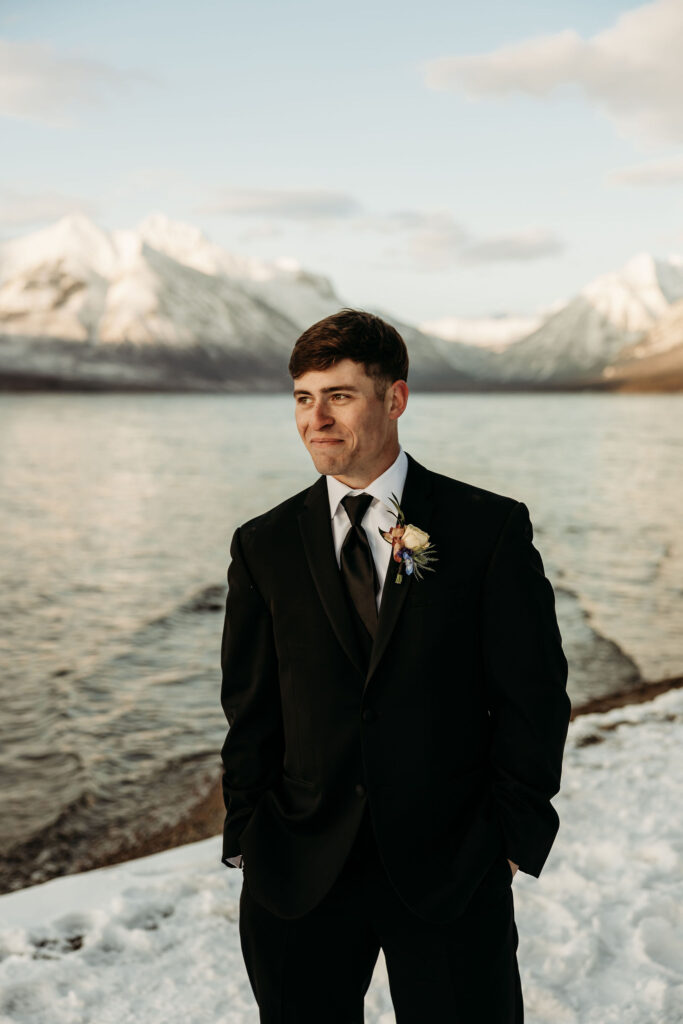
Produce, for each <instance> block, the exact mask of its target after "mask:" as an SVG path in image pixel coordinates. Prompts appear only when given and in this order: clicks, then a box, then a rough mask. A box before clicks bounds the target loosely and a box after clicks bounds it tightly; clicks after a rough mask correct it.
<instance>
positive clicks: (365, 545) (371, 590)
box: [340, 492, 379, 639]
mask: <svg viewBox="0 0 683 1024" xmlns="http://www.w3.org/2000/svg"><path fill="white" fill-rule="evenodd" d="M371 501H372V495H371V494H365V492H364V493H363V494H347V495H345V497H343V498H342V500H341V502H342V505H343V506H344V508H345V510H346V513H347V515H348V517H349V519H350V520H351V527H350V529H349V532H348V533H347V535H346V537H345V538H344V543H343V544H342V549H341V566H340V568H341V573H342V577H343V579H344V583H345V584H346V589H347V590H348V592H349V596H350V597H351V600H352V601H353V604H354V607H355V609H356V611H357V612H358V615H359V617H360V619H361V622H362V623H363V625H364V626H365V628H366V630H367V631H368V633H369V635H370V637H371V638H372V639H374V636H375V633H376V631H377V593H378V591H379V580H378V578H377V570H376V569H375V562H374V560H373V557H372V552H371V551H370V543H369V541H368V538H367V534H366V532H365V530H364V529H363V527H362V526H361V525H360V524H361V520H362V519H363V516H364V515H365V513H366V512H367V509H368V505H369V504H370V502H371Z"/></svg>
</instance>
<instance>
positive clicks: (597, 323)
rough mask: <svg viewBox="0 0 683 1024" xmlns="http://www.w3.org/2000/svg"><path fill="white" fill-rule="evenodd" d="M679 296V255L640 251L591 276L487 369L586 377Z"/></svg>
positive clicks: (501, 374) (512, 375) (527, 377)
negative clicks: (660, 257) (659, 256)
mask: <svg viewBox="0 0 683 1024" xmlns="http://www.w3.org/2000/svg"><path fill="white" fill-rule="evenodd" d="M682 298H683V260H681V258H680V257H675V256H672V257H670V259H669V260H668V261H665V260H656V259H655V258H654V257H652V256H650V255H649V254H648V253H641V254H640V255H638V256H635V257H634V258H633V259H632V260H630V261H629V262H628V263H627V264H626V265H625V266H624V267H623V268H622V269H621V270H620V271H617V272H614V273H609V274H603V275H601V276H600V277H598V278H596V279H595V280H594V281H592V282H591V283H590V284H588V285H586V287H585V288H583V289H582V291H581V292H580V293H579V294H578V295H577V296H575V297H574V298H573V299H571V301H570V302H568V303H567V304H566V305H565V306H564V307H562V308H561V309H559V310H558V311H557V312H556V313H555V314H554V315H552V316H550V317H548V319H547V320H546V321H545V322H544V323H543V324H542V325H541V326H540V327H539V328H538V329H537V330H536V331H534V332H533V333H532V334H530V335H528V336H527V337H526V338H523V339H521V340H520V341H517V342H514V343H513V344H511V345H509V346H508V347H507V348H506V349H505V351H503V352H501V353H500V354H499V355H498V357H497V360H496V363H495V366H494V367H493V370H492V372H493V374H494V376H495V377H496V378H498V379H501V380H507V381H528V382H531V383H540V382H558V383H559V382H562V381H566V382H568V383H569V382H575V383H581V382H584V381H585V382H588V381H590V380H591V379H593V378H595V377H596V376H597V377H599V376H600V375H601V374H602V371H603V369H604V368H605V367H606V366H609V365H611V364H612V363H613V362H614V361H615V360H617V359H618V358H619V356H620V353H622V352H623V351H624V350H625V349H627V348H628V347H629V346H633V345H635V344H636V343H638V342H641V341H642V340H643V339H644V337H645V336H646V333H647V332H648V331H649V330H651V329H652V328H653V327H654V325H655V324H656V323H657V322H658V320H659V318H661V317H662V316H663V315H664V314H665V313H666V311H667V310H668V309H669V307H670V306H671V305H672V304H673V303H675V302H677V301H678V300H680V299H682ZM642 354H644V350H643V352H642Z"/></svg>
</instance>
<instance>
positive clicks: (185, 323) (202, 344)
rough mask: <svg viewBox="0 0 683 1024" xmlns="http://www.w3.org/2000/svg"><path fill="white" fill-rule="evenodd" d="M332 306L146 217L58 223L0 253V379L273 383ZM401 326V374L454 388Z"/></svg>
mask: <svg viewBox="0 0 683 1024" xmlns="http://www.w3.org/2000/svg"><path fill="white" fill-rule="evenodd" d="M343 305H344V303H343V302H342V301H341V299H340V298H339V297H338V296H337V295H336V293H335V291H334V289H333V287H332V285H331V283H330V282H329V280H328V279H327V278H325V277H323V276H321V275H316V274H312V273H309V272H307V271H304V270H302V269H301V268H300V267H299V266H298V265H297V264H295V263H293V262H291V261H286V262H284V261H283V262H280V263H270V264H269V263H265V262H260V261H257V260H253V259H246V258H243V257H240V256H234V255H232V254H230V253H228V252H226V251H225V250H223V249H222V248H221V247H220V246H217V245H215V244H214V243H212V242H210V241H209V240H208V239H206V238H205V237H204V236H203V235H202V233H201V232H200V231H198V230H197V229H196V228H194V227H191V226H190V225H185V224H179V223H176V222H173V221H170V220H169V219H168V218H166V217H164V216H163V215H160V214H154V215H151V216H150V217H147V218H146V219H145V220H144V221H143V222H142V223H141V224H140V225H139V227H138V228H137V230H135V231H113V232H110V233H108V232H105V231H103V230H102V229H100V228H98V227H97V226H96V225H95V224H93V223H92V222H91V221H90V220H88V218H87V217H84V216H83V215H77V216H73V217H66V218H63V219H62V220H61V221H58V222H57V223H56V224H54V225H52V226H51V227H50V228H46V229H44V230H43V231H40V232H35V233H33V234H32V235H29V236H27V237H25V238H20V239H15V240H12V241H10V242H8V243H5V244H4V245H3V246H1V247H0V334H2V335H3V336H4V337H3V338H2V341H1V343H0V373H2V374H3V375H4V377H5V380H6V381H7V380H10V379H11V378H14V379H15V380H19V379H20V378H21V379H22V380H24V379H25V380H28V381H30V380H31V378H33V379H35V380H36V381H37V382H39V381H42V382H43V383H51V384H54V385H55V386H57V385H58V384H59V382H60V381H62V382H63V383H65V384H66V383H67V382H68V381H71V382H74V383H76V384H78V385H82V386H104V385H105V384H106V382H107V381H109V383H110V384H111V386H130V384H131V382H134V381H135V380H136V379H139V384H140V386H143V387H153V386H159V387H174V386H178V387H183V388H185V387H201V388H209V389H211V388H218V389H235V388H238V389H244V388H247V387H248V388H259V389H261V388H273V387H276V388H283V387H288V386H289V383H290V381H289V377H288V374H287V362H288V359H289V354H290V352H291V349H292V346H293V344H294V342H295V340H296V338H297V337H298V335H299V334H300V333H301V331H302V330H303V329H304V328H305V327H307V326H309V325H310V324H312V323H314V322H315V321H317V320H319V319H321V318H322V317H324V316H327V315H328V314H330V313H333V312H336V311H337V310H338V309H340V308H341V307H342V306H343ZM407 333H408V334H409V336H410V337H407V338H406V343H407V344H408V347H409V350H410V349H411V348H412V349H415V351H416V354H417V352H418V350H419V358H416V359H415V362H414V367H415V369H414V372H413V373H412V374H411V380H412V381H413V382H415V383H417V384H418V386H422V387H437V386H438V387H440V386H443V385H444V384H445V385H446V386H457V385H458V384H459V383H461V382H466V380H467V377H466V375H464V374H462V373H459V372H458V371H457V369H455V368H454V367H453V366H452V364H451V362H450V361H449V360H447V359H445V358H444V357H443V355H442V354H441V353H440V351H439V349H438V346H437V344H435V343H433V342H432V341H431V340H430V339H429V338H427V337H425V336H423V335H421V334H420V332H418V331H415V330H414V329H408V332H407Z"/></svg>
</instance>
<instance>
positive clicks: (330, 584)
mask: <svg viewBox="0 0 683 1024" xmlns="http://www.w3.org/2000/svg"><path fill="white" fill-rule="evenodd" d="M299 529H300V530H301V537H302V539H303V543H304V549H305V551H306V558H307V560H308V567H309V569H310V570H311V575H312V576H313V581H314V583H315V585H316V588H317V591H318V595H319V597H320V603H321V604H322V606H323V608H324V609H325V612H326V614H327V617H328V618H329V620H330V623H331V625H332V628H333V630H334V632H335V634H336V637H337V639H338V641H339V643H340V644H341V646H342V647H343V649H344V651H345V652H346V654H347V656H348V658H349V659H350V660H351V662H352V663H353V665H354V666H355V667H356V668H357V669H358V671H359V672H360V673H361V675H362V674H363V672H364V668H363V658H362V655H361V651H360V649H359V643H358V639H357V637H356V633H355V630H354V626H353V622H352V620H351V612H350V611H349V608H348V605H347V599H346V595H345V593H344V584H343V582H342V578H341V573H340V572H339V566H338V565H337V559H336V556H335V553H334V539H333V537H332V522H331V520H330V504H329V499H328V497H327V481H326V479H325V477H324V476H321V477H320V478H319V479H318V480H317V481H316V482H315V483H314V484H313V486H312V487H311V488H310V489H309V491H308V494H307V496H306V499H305V502H304V505H303V508H302V509H301V511H300V512H299Z"/></svg>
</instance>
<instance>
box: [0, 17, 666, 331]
mask: <svg viewBox="0 0 683 1024" xmlns="http://www.w3.org/2000/svg"><path fill="white" fill-rule="evenodd" d="M681 52H683V0H657V2H655V3H649V4H632V3H615V2H611V0H597V2H596V0H593V2H591V3H588V2H572V3H564V4H553V5H548V4H547V3H537V2H534V0H532V2H526V3H524V4H518V5H517V4H510V3H507V4H504V3H499V2H495V3H494V2H491V0H480V2H479V3H476V4H473V3H471V2H468V3H464V2H453V0H451V2H448V3H447V2H445V0H442V2H435V0H426V2H422V3H420V4H401V3H398V4H397V3H396V2H395V0H394V2H393V3H386V2H382V3H371V4H370V5H369V7H368V6H366V5H365V4H361V3H358V2H355V0H353V2H351V3H347V4H346V5H345V6H342V5H340V4H338V3H336V4H334V5H333V4H329V3H326V2H324V0H323V2H316V3H313V2H306V3H273V2H259V0H254V2H251V3H250V4H244V3H237V2H228V3H210V2H208V0H195V2H194V3H192V4H190V3H187V2H183V3H176V2H166V3H164V4H161V3H155V4H152V3H149V2H145V0H140V2H137V3H133V2H129V0H119V2H117V3H116V4H112V3H110V2H107V3H103V2H101V0H97V2H91V3H88V4H85V3H82V2H81V3H75V2H71V0H60V2H59V3H56V2H51V3H48V2H36V0H33V2H32V0H22V3H21V4H19V3H12V2H11V0H6V2H5V3H4V4H3V6H2V9H1V10H0V66H2V67H3V68H4V72H3V74H2V75H0V125H1V131H2V146H3V154H4V155H3V160H2V166H1V169H0V236H1V237H3V238H8V237H11V236H13V235H17V234H23V233H25V232H27V231H29V230H33V229H35V228H36V227H40V226H41V225H43V224H46V223H49V222H51V221H53V220H55V219H57V217H59V216H61V215H62V214H64V213H67V212H69V211H71V210H76V209H78V210H83V211H85V212H87V213H89V214H90V215H92V216H93V218H94V219H95V220H96V221H97V222H98V223H100V224H102V225H103V226H104V227H109V228H113V227H133V226H134V225H135V224H136V223H137V222H138V221H139V220H141V219H142V218H143V217H144V216H145V215H146V214H147V213H149V212H152V211H163V212H165V213H166V214H168V215H169V216H170V217H172V218H175V219H178V220H183V221H188V222H190V223H193V224H196V225H197V226H199V227H201V228H202V229H203V230H204V231H205V232H206V234H208V236H209V237H210V238H212V239H213V240H215V241H217V242H219V243H220V244H222V245H224V246H225V247H226V248H228V249H231V250H233V251H237V252H241V253H245V254H249V255H253V256H258V257H262V258H265V259H273V258H279V257H288V258H293V259H296V260H298V262H299V263H301V264H302V265H303V266H304V267H306V268H309V269H311V270H314V271H317V272H321V273H325V274H327V275H329V276H330V277H331V279H332V281H333V283H334V285H335V287H336V289H337V292H338V293H339V295H340V297H341V299H342V300H343V301H344V302H345V303H348V304H351V305H354V306H357V307H363V306H368V307H373V308H374V307H379V308H383V309H386V310H391V311H392V312H393V313H395V314H396V315H399V316H402V317H403V318H405V319H407V320H410V321H415V322H417V321H420V320H423V319H427V318H435V317H440V316H456V315H463V316H479V315H488V314H494V313H499V312H505V311H510V312H520V313H532V312H534V311H536V310H537V309H539V308H543V307H545V306H548V305H549V304H552V303H554V302H556V301H558V300H561V299H563V298H567V297H569V296H570V295H571V294H573V293H574V292H575V291H576V290H578V289H579V288H580V287H582V286H583V285H584V284H585V283H587V282H588V281H589V280H590V279H591V278H593V277H594V276H596V275H597V274H599V273H602V272H604V271H607V270H612V269H617V268H618V267H619V266H621V265H622V264H623V263H624V262H626V260H628V259H629V258H630V257H631V256H632V255H634V254H635V253H637V252H640V251H642V250H648V251H650V252H653V253H654V254H655V255H658V256H666V255H668V254H669V253H671V252H681V251H683V109H682V108H683V104H681V103H680V99H679V97H680V95H682V94H683V70H681V63H682V62H681V60H680V53H681Z"/></svg>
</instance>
